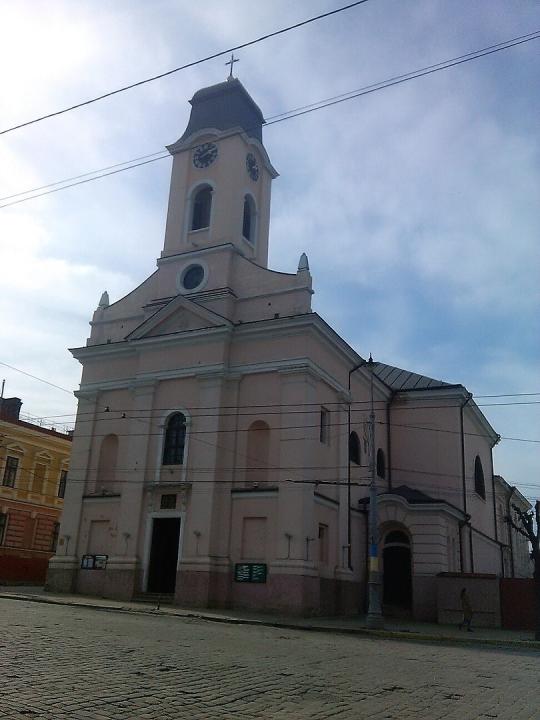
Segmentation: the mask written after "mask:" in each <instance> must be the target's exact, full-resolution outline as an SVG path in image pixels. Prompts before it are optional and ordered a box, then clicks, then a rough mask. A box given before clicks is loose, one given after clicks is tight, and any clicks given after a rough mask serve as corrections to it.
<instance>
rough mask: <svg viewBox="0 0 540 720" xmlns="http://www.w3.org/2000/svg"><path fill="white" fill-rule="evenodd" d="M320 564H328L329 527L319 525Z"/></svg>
mask: <svg viewBox="0 0 540 720" xmlns="http://www.w3.org/2000/svg"><path fill="white" fill-rule="evenodd" d="M319 562H320V563H321V565H327V564H328V525H323V524H322V523H320V524H319Z"/></svg>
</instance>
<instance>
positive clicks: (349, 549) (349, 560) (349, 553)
mask: <svg viewBox="0 0 540 720" xmlns="http://www.w3.org/2000/svg"><path fill="white" fill-rule="evenodd" d="M365 364H366V361H365V360H362V362H360V363H358V365H355V366H354V367H353V368H351V369H350V370H349V382H348V384H347V391H348V393H349V397H348V400H349V403H348V411H347V566H348V568H349V570H352V547H351V540H352V533H351V375H352V374H353V372H356V371H357V370H358V369H359V368H361V367H363V366H364V365H365Z"/></svg>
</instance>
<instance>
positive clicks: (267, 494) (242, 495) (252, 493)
mask: <svg viewBox="0 0 540 720" xmlns="http://www.w3.org/2000/svg"><path fill="white" fill-rule="evenodd" d="M278 495H279V490H277V489H268V490H235V491H234V492H231V499H232V500H247V499H249V498H276V497H277V496H278Z"/></svg>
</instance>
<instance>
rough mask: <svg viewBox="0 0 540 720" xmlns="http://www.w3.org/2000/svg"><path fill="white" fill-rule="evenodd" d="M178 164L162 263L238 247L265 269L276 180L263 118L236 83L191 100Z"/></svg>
mask: <svg viewBox="0 0 540 720" xmlns="http://www.w3.org/2000/svg"><path fill="white" fill-rule="evenodd" d="M190 103H191V115H190V118H189V122H188V126H187V128H186V130H185V132H184V134H183V135H182V137H181V138H180V139H179V140H178V141H177V142H176V143H174V144H173V145H169V146H168V147H167V149H168V151H169V152H170V153H171V155H172V156H173V167H172V177H171V186H170V193H169V208H168V213H167V225H166V230H165V245H164V248H163V252H162V254H161V256H162V257H169V256H172V255H178V254H182V253H186V252H193V251H194V250H197V249H204V248H208V247H214V246H216V245H223V244H225V243H231V244H233V245H234V246H235V247H236V248H237V249H238V250H239V252H241V253H242V254H243V255H244V256H245V257H247V258H249V259H250V260H253V261H254V262H256V263H257V264H258V265H261V266H263V267H267V265H268V230H269V222H270V195H271V183H272V180H273V179H274V178H275V177H277V174H278V173H277V172H276V170H275V169H274V168H273V166H272V164H271V162H270V159H269V157H268V154H267V152H266V150H265V148H264V146H263V144H262V126H263V124H264V122H265V120H264V117H263V115H262V112H261V111H260V109H259V107H258V106H257V105H256V103H255V102H254V100H253V99H252V97H251V96H250V95H249V93H248V92H247V90H246V89H245V88H244V86H243V85H242V83H241V82H240V81H239V80H238V79H236V78H233V77H232V75H231V76H229V79H228V80H227V81H225V82H222V83H219V84H217V85H212V86H211V87H207V88H203V89H202V90H199V91H198V92H196V93H195V95H194V96H193V97H192V99H191V100H190Z"/></svg>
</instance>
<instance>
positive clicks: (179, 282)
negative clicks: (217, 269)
mask: <svg viewBox="0 0 540 720" xmlns="http://www.w3.org/2000/svg"><path fill="white" fill-rule="evenodd" d="M197 265H198V266H200V267H202V269H203V279H202V280H201V282H200V283H199V284H198V285H197V286H196V287H194V288H192V289H191V290H189V289H188V288H186V287H185V286H184V275H185V274H186V273H187V271H188V270H189V269H190V268H192V267H196V266H197ZM208 274H209V271H208V263H206V262H205V261H204V260H201V259H200V258H197V259H196V260H188V262H186V263H183V264H182V265H181V266H180V268H179V269H178V272H177V274H176V289H177V290H178V292H179V293H180V295H193V293H197V292H201V290H204V288H205V287H206V285H207V283H208ZM165 307H166V306H165Z"/></svg>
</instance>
